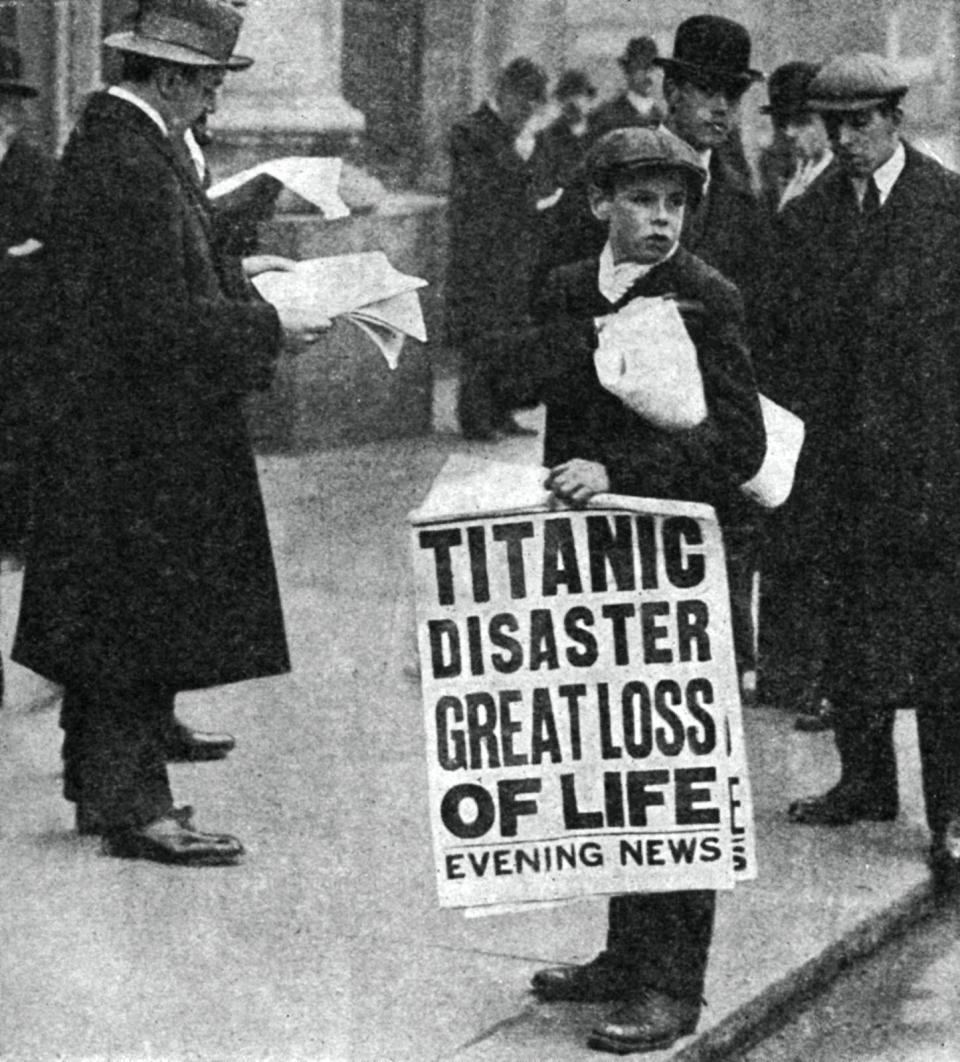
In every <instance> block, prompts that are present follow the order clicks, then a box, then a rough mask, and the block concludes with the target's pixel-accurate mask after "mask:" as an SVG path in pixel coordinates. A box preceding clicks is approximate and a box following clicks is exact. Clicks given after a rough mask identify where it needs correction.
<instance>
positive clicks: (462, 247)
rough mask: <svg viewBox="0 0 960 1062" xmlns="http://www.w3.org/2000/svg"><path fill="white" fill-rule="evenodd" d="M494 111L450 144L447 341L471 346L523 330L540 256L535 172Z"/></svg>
mask: <svg viewBox="0 0 960 1062" xmlns="http://www.w3.org/2000/svg"><path fill="white" fill-rule="evenodd" d="M514 140H515V134H514V133H513V132H512V131H511V130H510V129H509V128H508V127H507V125H506V124H505V123H504V122H503V121H502V120H501V118H500V117H499V116H498V115H497V114H496V113H495V112H494V111H493V109H492V108H491V107H490V106H489V105H488V104H483V105H482V106H481V107H480V108H478V110H476V111H475V112H474V113H473V114H471V115H469V116H468V117H467V118H465V119H463V120H462V121H460V122H458V123H457V124H456V125H454V127H453V131H452V133H451V137H450V158H451V163H452V169H451V174H450V206H449V218H450V260H449V266H448V270H447V282H446V292H445V296H446V308H447V329H448V339H449V340H450V342H452V343H458V344H460V343H470V342H472V341H474V340H476V339H477V338H479V337H482V336H483V335H484V333H486V332H491V331H495V330H497V329H499V328H507V327H509V326H510V324H511V323H517V322H522V321H523V320H525V319H526V315H527V313H528V311H529V307H530V274H531V269H532V266H533V260H534V255H535V250H536V233H537V228H536V226H537V211H536V198H537V184H536V171H535V169H534V167H533V165H532V164H531V163H530V162H527V161H524V160H523V159H522V158H521V157H520V156H519V155H518V154H517V153H516V151H515V150H514V146H513V145H514Z"/></svg>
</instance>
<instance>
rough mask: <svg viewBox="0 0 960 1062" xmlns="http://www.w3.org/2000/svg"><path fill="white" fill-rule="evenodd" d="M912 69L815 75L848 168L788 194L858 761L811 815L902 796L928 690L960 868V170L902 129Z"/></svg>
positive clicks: (842, 697) (794, 277) (799, 519)
mask: <svg viewBox="0 0 960 1062" xmlns="http://www.w3.org/2000/svg"><path fill="white" fill-rule="evenodd" d="M906 91H907V84H906V82H905V81H904V80H902V78H900V77H899V76H898V75H897V73H896V71H895V70H893V69H892V68H891V67H890V66H889V65H888V63H887V62H886V61H885V60H884V59H882V58H881V57H879V56H875V55H869V54H857V55H843V56H838V57H836V58H834V59H831V60H830V61H829V62H828V63H826V64H825V65H824V67H823V68H822V70H821V71H820V73H819V74H818V75H817V77H816V78H815V79H814V81H813V82H812V84H811V86H810V89H809V95H810V104H809V105H810V107H811V108H813V109H814V110H816V111H818V112H819V113H820V114H822V115H823V118H824V122H825V124H826V127H827V132H828V135H829V137H830V141H831V146H832V148H833V152H834V155H835V156H836V159H837V165H838V168H837V170H836V171H835V172H833V173H832V174H826V175H824V177H822V178H821V180H820V181H819V182H817V183H816V184H815V185H814V186H813V187H811V188H810V189H809V190H808V191H807V193H806V194H805V195H803V196H802V197H800V198H799V199H797V200H796V201H795V202H794V203H792V204H790V205H789V206H788V207H787V209H786V210H785V211H784V214H783V222H784V225H785V227H786V238H785V240H784V246H785V252H784V263H783V270H782V279H781V283H780V292H779V297H778V299H777V300H775V302H774V306H775V307H779V308H780V310H781V315H780V319H779V322H778V323H779V328H778V337H779V339H780V344H779V350H780V351H781V352H782V355H783V363H782V365H781V366H779V369H778V371H777V372H776V373H773V374H771V383H772V384H773V385H774V386H775V387H779V388H780V389H781V391H780V396H779V397H780V398H781V400H782V401H784V402H786V404H787V405H789V406H790V407H791V408H793V409H794V410H795V411H796V412H797V413H799V415H800V416H802V417H803V418H804V420H805V421H806V424H807V444H806V448H805V451H804V455H803V456H802V457H801V467H800V470H799V472H798V483H797V485H798V488H799V490H798V491H796V492H795V494H794V498H793V499H792V500H791V502H790V503H789V504H790V506H791V508H792V512H788V515H791V516H792V517H793V518H794V519H795V521H796V527H797V534H796V536H795V538H796V541H797V544H798V548H800V549H803V550H805V551H806V554H805V555H807V556H809V557H810V558H811V562H812V563H814V564H816V565H822V566H823V570H824V571H825V572H826V573H827V577H828V580H829V595H828V602H827V607H826V609H825V610H824V611H823V613H822V614H821V615H820V616H819V622H820V623H822V624H824V625H825V638H824V641H825V643H826V645H827V647H828V653H827V658H826V660H825V663H824V680H823V682H824V693H825V694H826V696H828V697H829V698H830V700H831V701H832V702H833V704H834V706H835V710H836V719H835V724H834V725H835V731H834V732H835V738H836V745H837V751H838V753H839V756H840V780H839V782H838V784H837V785H836V786H834V787H833V788H832V789H831V790H830V791H829V792H827V793H825V794H823V795H821V796H816V797H811V798H808V799H804V800H799V801H797V802H796V803H794V804H793V806H792V807H791V809H790V814H791V817H792V818H793V819H794V821H796V822H801V823H809V824H814V825H842V824H846V823H851V822H855V821H858V820H862V819H878V820H883V819H892V818H894V817H895V816H896V814H897V809H898V799H897V771H896V758H895V755H894V745H893V723H894V716H895V712H896V709H898V708H908V707H915V708H916V710H917V724H918V729H919V737H920V759H921V766H922V770H923V787H924V795H925V798H926V811H927V821H928V823H929V826H930V830H931V833H932V846H931V852H930V857H931V861H932V864H933V868H934V870H935V872H936V873H937V874H938V875H939V876H941V877H942V878H943V879H944V880H948V881H949V880H951V879H955V878H956V877H957V871H958V869H960V720H958V716H957V714H956V713H957V711H958V707H960V705H958V694H960V639H958V637H957V631H958V625H960V567H958V561H957V558H958V556H960V410H958V408H957V402H958V398H957V396H958V394H960V390H958V382H960V369H958V362H957V355H956V351H957V344H958V340H960V177H958V176H957V175H955V174H954V173H951V172H949V171H948V170H946V169H945V168H944V167H943V166H941V165H940V164H939V163H937V162H935V161H934V160H933V159H931V158H929V157H927V156H926V155H924V154H922V153H921V152H919V151H917V150H916V149H914V148H913V147H912V146H911V145H910V144H909V143H906V142H904V140H903V139H902V137H901V132H900V129H901V123H902V120H903V112H902V110H901V101H902V99H903V96H904V94H905V93H906Z"/></svg>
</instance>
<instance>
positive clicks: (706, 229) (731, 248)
mask: <svg viewBox="0 0 960 1062" xmlns="http://www.w3.org/2000/svg"><path fill="white" fill-rule="evenodd" d="M656 62H657V65H659V66H661V67H663V72H664V75H663V94H664V97H665V98H666V101H667V111H668V113H667V120H666V125H667V128H668V129H670V130H671V131H672V132H674V133H676V135H677V136H679V137H680V138H681V139H682V140H684V141H686V143H687V144H689V145H690V147H692V148H693V150H694V151H696V152H697V154H698V155H699V157H700V160H701V162H702V163H703V165H704V167H705V168H706V170H707V173H708V178H707V186H706V189H705V191H704V195H703V201H702V202H701V204H700V206H699V207H698V208H697V209H696V210H692V211H690V212H689V213H688V216H687V217H686V219H685V221H684V228H683V235H682V237H681V242H682V243H683V246H684V247H685V248H686V249H687V250H688V251H692V252H693V253H694V254H695V255H697V256H698V257H699V258H702V259H703V260H704V261H705V262H707V263H708V264H709V265H712V266H713V267H714V268H715V269H718V270H719V271H720V272H721V273H723V275H724V276H725V277H728V278H729V279H730V280H732V281H733V282H734V283H735V284H736V285H737V287H738V288H739V289H740V293H741V295H742V296H743V300H744V303H745V305H746V311H747V336H748V341H749V342H750V344H751V346H753V345H756V340H757V338H758V337H759V336H760V334H761V332H760V327H759V326H760V322H761V319H762V314H763V310H764V307H763V303H764V296H765V291H764V285H765V283H766V280H767V277H768V271H769V268H770V262H771V242H770V232H769V229H768V226H767V223H766V219H765V218H764V215H763V211H762V210H761V208H760V204H759V202H758V201H757V197H756V196H755V194H754V192H753V189H752V188H751V187H750V183H749V181H748V180H747V179H746V177H745V176H744V174H743V173H742V172H741V171H740V170H739V169H738V168H737V167H736V166H734V165H732V164H731V163H730V161H729V159H728V158H727V157H726V156H725V154H724V153H723V152H722V151H721V149H722V148H723V146H724V145H725V144H727V143H728V141H729V137H730V135H731V133H732V132H733V131H734V129H735V128H736V126H737V123H738V119H739V107H740V101H741V99H742V97H743V95H744V93H745V92H746V91H747V90H748V89H749V88H750V86H751V85H753V84H756V83H757V82H758V81H759V80H760V79H761V78H762V76H763V75H762V74H761V73H760V72H759V71H757V70H753V69H751V67H750V35H749V34H748V33H747V31H746V29H744V27H743V26H741V25H740V24H739V23H738V22H733V21H731V20H730V19H727V18H721V17H719V16H717V15H696V16H694V17H693V18H689V19H687V20H686V21H685V22H682V23H681V24H680V25H679V26H678V27H677V32H676V34H675V37H674V45H673V55H672V56H671V57H670V58H669V59H667V58H661V59H657V60H656ZM726 539H727V550H728V555H729V557H730V562H731V564H730V574H731V587H730V596H731V603H732V607H733V630H734V640H735V643H736V649H737V666H738V669H739V672H740V680H741V686H742V689H743V693H744V695H745V697H746V698H747V699H750V698H752V697H753V696H754V695H755V691H756V683H757V653H756V636H755V630H754V623H753V584H754V573H755V572H756V570H757V566H758V563H759V552H760V533H759V529H758V527H757V514H756V512H755V507H754V506H752V505H751V504H750V503H748V502H747V501H746V500H743V501H742V502H741V505H740V510H739V512H738V513H736V514H735V513H731V514H730V519H729V521H728V525H727V535H726Z"/></svg>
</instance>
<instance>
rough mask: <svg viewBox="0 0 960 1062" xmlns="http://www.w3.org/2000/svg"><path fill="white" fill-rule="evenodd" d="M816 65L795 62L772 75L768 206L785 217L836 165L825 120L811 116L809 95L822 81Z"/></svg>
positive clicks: (763, 175)
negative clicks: (788, 207)
mask: <svg viewBox="0 0 960 1062" xmlns="http://www.w3.org/2000/svg"><path fill="white" fill-rule="evenodd" d="M818 70H819V67H818V66H817V65H816V64H815V63H804V62H799V61H798V62H792V63H784V64H783V66H778V67H777V69H776V70H774V72H773V73H772V74H771V75H770V81H769V85H768V93H769V96H770V102H769V103H768V104H767V105H766V106H765V107H761V108H760V109H761V110H762V111H763V112H764V113H765V114H769V115H770V121H771V122H772V123H773V129H774V137H773V143H772V144H771V145H770V146H769V147H768V148H766V149H765V150H764V152H763V153H762V154H761V156H760V164H759V165H760V179H761V183H762V188H763V201H764V203H765V204H766V205H767V207H768V208H769V210H770V213H771V214H776V213H779V212H780V211H781V210H783V208H784V207H785V206H786V205H787V203H789V202H790V201H791V200H792V199H796V198H797V196H800V195H803V193H804V192H805V191H806V190H807V189H808V188H809V187H810V185H811V184H813V182H814V181H815V180H816V179H817V178H818V177H819V176H820V174H821V173H823V172H824V170H826V169H827V167H828V166H829V165H830V163H831V162H832V161H833V152H832V151H831V150H830V141H829V140H828V138H827V130H826V126H824V124H823V118H822V117H821V116H820V115H819V114H816V113H815V112H814V111H811V110H810V108H809V105H808V103H807V89H808V88H809V86H810V82H811V81H813V79H814V77H816V74H817V71H818Z"/></svg>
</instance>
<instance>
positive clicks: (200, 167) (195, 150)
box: [183, 126, 207, 183]
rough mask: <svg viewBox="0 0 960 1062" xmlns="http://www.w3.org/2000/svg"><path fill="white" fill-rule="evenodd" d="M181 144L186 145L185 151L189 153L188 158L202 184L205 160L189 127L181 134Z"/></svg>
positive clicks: (205, 167)
mask: <svg viewBox="0 0 960 1062" xmlns="http://www.w3.org/2000/svg"><path fill="white" fill-rule="evenodd" d="M183 142H184V143H185V144H186V145H187V151H189V152H190V158H191V159H192V161H193V165H194V166H195V167H196V170H197V175H198V176H199V178H200V181H201V183H202V182H203V179H204V177H205V176H206V174H207V160H206V158H204V154H203V148H201V147H200V145H199V144H198V143H197V138H196V137H195V136H194V135H193V130H192V129H191V128H190V127H189V126H188V127H187V129H186V130H185V132H184V134H183Z"/></svg>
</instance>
